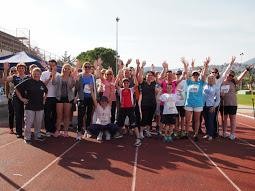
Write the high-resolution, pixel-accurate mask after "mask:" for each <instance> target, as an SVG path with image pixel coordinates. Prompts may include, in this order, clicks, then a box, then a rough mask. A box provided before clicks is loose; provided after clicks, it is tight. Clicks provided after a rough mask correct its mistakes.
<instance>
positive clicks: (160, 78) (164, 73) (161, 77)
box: [159, 61, 168, 80]
mask: <svg viewBox="0 0 255 191" xmlns="http://www.w3.org/2000/svg"><path fill="white" fill-rule="evenodd" d="M162 67H163V70H162V71H161V73H160V77H159V80H163V79H164V78H165V76H166V72H167V70H168V64H167V62H166V61H164V62H163V63H162Z"/></svg>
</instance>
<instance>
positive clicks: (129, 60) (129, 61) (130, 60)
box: [126, 58, 132, 67]
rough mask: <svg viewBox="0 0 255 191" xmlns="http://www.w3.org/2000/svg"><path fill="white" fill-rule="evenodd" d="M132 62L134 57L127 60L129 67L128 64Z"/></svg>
mask: <svg viewBox="0 0 255 191" xmlns="http://www.w3.org/2000/svg"><path fill="white" fill-rule="evenodd" d="M131 62H132V58H129V59H128V60H127V63H126V67H128V65H129V64H130V63H131Z"/></svg>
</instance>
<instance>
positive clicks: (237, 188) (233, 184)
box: [189, 138, 241, 191]
mask: <svg viewBox="0 0 255 191" xmlns="http://www.w3.org/2000/svg"><path fill="white" fill-rule="evenodd" d="M189 140H190V142H191V143H192V144H193V145H194V146H195V147H196V148H197V149H198V150H199V151H200V152H201V153H202V154H203V155H204V156H205V157H206V158H207V159H208V160H209V161H210V162H211V163H212V164H213V166H215V168H216V169H217V170H218V171H219V172H220V173H221V174H222V175H223V176H224V177H225V178H226V179H227V180H228V181H229V182H230V184H232V186H233V187H234V188H235V189H236V190H238V191H241V189H240V188H239V187H238V186H237V185H236V184H235V183H234V182H233V181H232V180H231V179H230V178H229V177H228V175H226V174H225V173H224V172H223V170H221V169H220V167H218V165H217V164H216V163H215V162H213V160H212V159H211V158H210V157H209V156H208V155H207V154H206V153H205V152H204V151H203V150H202V149H201V148H200V147H199V146H198V145H197V144H196V143H195V142H194V141H192V140H191V139H190V138H189Z"/></svg>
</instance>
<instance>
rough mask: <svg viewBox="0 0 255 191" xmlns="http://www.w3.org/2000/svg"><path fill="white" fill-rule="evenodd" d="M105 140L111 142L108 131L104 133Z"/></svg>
mask: <svg viewBox="0 0 255 191" xmlns="http://www.w3.org/2000/svg"><path fill="white" fill-rule="evenodd" d="M105 140H106V141H110V140H111V134H110V133H109V131H105Z"/></svg>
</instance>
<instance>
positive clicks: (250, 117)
mask: <svg viewBox="0 0 255 191" xmlns="http://www.w3.org/2000/svg"><path fill="white" fill-rule="evenodd" d="M237 115H239V116H242V117H247V118H249V119H255V118H254V117H252V116H249V115H244V114H241V113H237Z"/></svg>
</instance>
